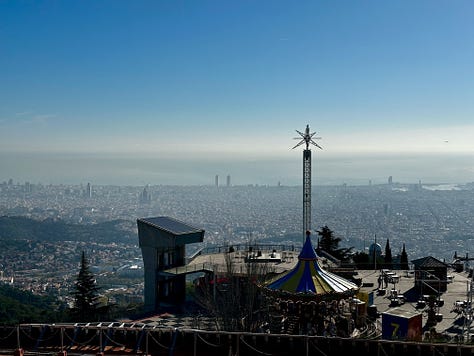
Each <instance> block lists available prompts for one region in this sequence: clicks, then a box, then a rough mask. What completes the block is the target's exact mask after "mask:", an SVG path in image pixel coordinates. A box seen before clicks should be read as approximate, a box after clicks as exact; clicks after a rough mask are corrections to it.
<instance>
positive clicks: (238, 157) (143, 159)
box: [0, 1, 474, 185]
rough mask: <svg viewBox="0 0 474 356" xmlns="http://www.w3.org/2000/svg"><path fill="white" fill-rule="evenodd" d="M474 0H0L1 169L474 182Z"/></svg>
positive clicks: (102, 175) (208, 179) (83, 178)
mask: <svg viewBox="0 0 474 356" xmlns="http://www.w3.org/2000/svg"><path fill="white" fill-rule="evenodd" d="M473 10H474V3H473V2H471V1H455V2H453V1H399V2H380V1H360V2H354V1H334V2H325V1H299V2H296V3H294V2H287V1H259V2H254V1H237V2H221V1H199V2H195V1H181V2H165V1H121V2H117V1H99V2H97V1H81V2H56V1H35V2H16V1H3V2H1V3H0V77H1V78H2V85H1V86H0V166H1V167H2V169H1V172H2V174H1V175H0V180H6V179H9V178H12V179H14V180H15V181H31V182H42V183H46V184H47V183H53V184H57V183H81V182H88V181H92V182H93V183H94V184H120V185H127V184H131V185H142V184H179V185H182V184H183V185H184V184H213V182H214V176H215V175H216V174H218V175H220V176H221V177H225V176H226V175H227V174H230V175H231V176H232V182H233V184H270V185H274V184H277V182H280V183H281V184H284V185H296V184H301V151H300V150H299V149H295V150H292V149H291V148H292V147H293V146H294V145H295V144H296V143H297V141H295V140H293V138H294V137H297V136H298V135H297V133H296V132H295V130H301V131H302V130H304V128H305V127H306V125H307V124H309V125H310V128H311V131H312V132H313V131H316V135H315V137H316V136H318V137H321V139H320V140H318V143H319V144H320V145H321V146H322V147H323V150H319V149H317V148H314V149H313V152H314V161H313V182H314V184H342V183H348V184H367V183H368V182H369V181H371V182H372V183H380V182H386V181H387V178H388V176H393V179H394V181H399V182H404V183H407V182H418V181H420V180H421V181H422V182H424V183H462V182H472V181H473V180H474V179H473V176H474V164H473V163H472V162H473V160H472V158H473V153H474V146H473V143H472V142H474V125H473V123H472V117H473V111H474V110H473V109H474V102H473V100H472V97H473V91H474V90H473V89H474V86H473V83H474V80H473V79H474V70H473V67H472V63H473V61H474V43H473V42H472V38H473V37H474V24H473V22H472V16H471V15H472V13H473Z"/></svg>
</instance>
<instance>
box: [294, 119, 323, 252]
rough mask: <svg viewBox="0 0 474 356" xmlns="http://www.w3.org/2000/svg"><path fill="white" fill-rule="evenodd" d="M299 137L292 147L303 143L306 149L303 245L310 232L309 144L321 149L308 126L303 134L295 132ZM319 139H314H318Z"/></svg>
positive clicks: (304, 154) (304, 162) (304, 157)
mask: <svg viewBox="0 0 474 356" xmlns="http://www.w3.org/2000/svg"><path fill="white" fill-rule="evenodd" d="M296 132H297V133H298V134H300V136H301V137H295V140H300V139H301V138H302V140H301V141H300V142H299V143H298V144H297V145H296V146H295V147H293V149H294V148H296V147H298V146H300V145H302V144H303V143H305V144H306V149H305V150H304V151H303V243H304V240H305V236H306V232H307V231H311V150H310V149H309V144H312V145H314V146H316V147H318V148H319V149H323V148H322V147H321V146H319V145H318V144H317V143H316V142H314V140H313V136H314V135H315V134H316V132H312V133H310V132H309V125H306V130H305V132H304V133H302V132H301V131H298V130H296ZM319 138H320V137H314V139H319Z"/></svg>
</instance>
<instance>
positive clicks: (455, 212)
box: [0, 178, 474, 302]
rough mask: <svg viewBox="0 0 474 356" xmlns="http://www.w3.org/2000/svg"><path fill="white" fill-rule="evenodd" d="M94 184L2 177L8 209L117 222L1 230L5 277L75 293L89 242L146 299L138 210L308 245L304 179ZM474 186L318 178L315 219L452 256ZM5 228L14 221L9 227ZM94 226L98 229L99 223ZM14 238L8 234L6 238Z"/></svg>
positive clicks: (130, 290)
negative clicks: (50, 234) (58, 231)
mask: <svg viewBox="0 0 474 356" xmlns="http://www.w3.org/2000/svg"><path fill="white" fill-rule="evenodd" d="M227 183H228V184H225V185H208V186H161V185H156V186H145V187H144V186H95V185H93V184H90V183H87V184H83V185H42V184H31V183H28V182H26V183H23V182H14V181H13V180H11V179H10V180H9V181H5V182H3V183H1V184H0V216H3V217H20V216H21V217H24V218H28V219H32V220H34V221H38V222H45V221H47V222H52V223H59V222H61V223H64V224H70V225H74V226H75V225H80V226H86V227H91V228H94V227H98V226H101V224H107V223H110V222H114V223H113V225H111V226H113V227H114V229H116V230H113V233H114V234H117V235H116V237H114V236H112V237H110V238H109V240H103V239H96V238H92V242H91V241H85V240H83V239H81V238H80V237H79V236H68V237H67V238H64V241H61V242H60V243H58V242H55V241H35V240H34V239H33V238H31V237H29V236H24V239H23V241H22V242H21V243H20V244H13V242H12V241H9V237H8V236H1V237H2V240H3V241H4V242H2V243H3V244H4V246H5V247H4V248H2V251H1V252H0V269H1V270H0V277H1V278H2V280H3V281H4V282H7V283H11V284H12V285H13V286H16V287H20V288H22V289H25V290H31V291H34V292H35V293H39V294H45V293H56V295H58V294H59V296H63V297H64V298H67V297H68V293H69V292H68V291H69V290H70V287H71V284H72V283H73V282H74V279H75V278H76V276H77V271H78V263H79V258H80V253H81V251H86V253H87V254H88V256H89V258H90V260H91V263H92V265H93V268H94V272H95V273H96V274H97V275H98V280H99V281H100V280H101V278H102V281H103V283H104V285H105V287H106V288H107V291H108V295H109V297H110V298H116V297H117V298H122V299H123V298H125V299H126V301H127V302H133V301H139V300H141V298H142V293H143V271H142V266H143V261H142V256H141V251H140V249H139V247H138V238H137V230H136V219H137V218H141V217H151V216H170V217H174V218H177V219H180V220H183V221H186V222H187V223H189V224H191V225H194V226H196V227H199V228H203V229H204V230H205V231H206V233H205V239H204V243H202V244H199V245H201V246H192V247H191V248H190V249H189V250H188V251H187V252H188V254H190V253H193V252H194V251H196V250H197V249H199V248H205V247H210V246H216V245H225V244H246V243H249V242H258V243H278V244H294V245H296V246H300V245H301V243H302V236H301V233H300V231H301V193H302V192H301V187H299V186H281V185H275V186H258V185H249V186H232V185H231V184H230V182H229V181H228V182H227ZM473 213H474V186H473V185H472V184H466V185H454V184H451V185H450V184H441V185H423V184H421V183H417V184H399V183H393V182H392V179H391V178H389V179H388V180H387V184H382V185H371V184H367V185H365V186H362V185H361V186H348V185H339V186H316V187H314V188H313V229H314V230H317V229H319V228H320V227H322V226H328V227H329V228H330V229H332V230H333V231H334V233H335V235H336V236H338V237H340V238H341V239H342V241H341V245H342V246H345V247H354V250H356V251H363V250H367V249H368V247H369V245H370V244H371V243H373V242H374V241H376V242H377V243H379V244H380V245H381V246H382V248H383V247H384V245H385V242H386V241H387V239H388V240H389V241H390V245H391V247H392V250H393V251H394V255H397V254H399V253H400V251H401V249H402V245H403V244H405V245H406V250H407V253H408V257H409V259H410V260H413V259H416V258H420V257H425V256H433V257H436V258H438V259H441V260H446V261H451V260H452V258H453V255H454V253H457V254H458V255H462V256H464V255H466V254H469V255H471V254H472V252H473V251H472V246H473V244H472V241H473V239H474V233H473V231H474V229H473V227H474V221H473V220H472V216H473ZM3 234H5V230H4V231H3ZM92 234H93V232H92ZM7 242H8V243H7Z"/></svg>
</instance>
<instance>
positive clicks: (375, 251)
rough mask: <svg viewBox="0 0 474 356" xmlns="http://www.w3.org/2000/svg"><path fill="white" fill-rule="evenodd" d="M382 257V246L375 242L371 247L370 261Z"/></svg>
mask: <svg viewBox="0 0 474 356" xmlns="http://www.w3.org/2000/svg"><path fill="white" fill-rule="evenodd" d="M381 255H382V246H380V245H379V244H378V243H376V242H374V243H373V244H372V245H370V246H369V260H371V261H373V260H374V256H377V257H380V256H381Z"/></svg>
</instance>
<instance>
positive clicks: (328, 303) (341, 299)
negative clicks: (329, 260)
mask: <svg viewBox="0 0 474 356" xmlns="http://www.w3.org/2000/svg"><path fill="white" fill-rule="evenodd" d="M310 235H311V234H310V232H309V231H308V232H307V233H306V240H305V243H304V245H303V248H302V249H301V252H300V254H299V256H298V262H297V264H296V265H295V267H294V268H293V269H291V270H289V271H287V272H284V273H283V274H281V275H278V276H274V277H273V278H271V279H269V280H267V281H266V282H265V283H263V284H262V285H261V289H262V294H263V295H264V297H265V298H266V303H265V304H266V305H268V306H269V309H270V310H269V314H270V315H271V316H272V322H271V325H272V327H271V328H272V331H273V332H277V333H288V334H309V335H328V336H342V337H347V336H350V335H351V334H352V332H353V330H354V328H355V326H356V323H357V314H358V313H357V311H358V305H359V304H360V303H362V302H360V301H359V300H358V299H357V298H354V296H355V294H356V292H357V291H358V290H359V287H358V285H357V284H355V283H353V282H352V281H349V280H347V279H345V278H343V277H341V276H339V275H337V274H335V273H332V272H329V271H327V270H325V269H324V268H323V266H322V263H321V259H320V258H319V256H318V255H317V254H316V251H315V249H314V248H313V245H312V243H311V236H310ZM364 304H365V303H364Z"/></svg>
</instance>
